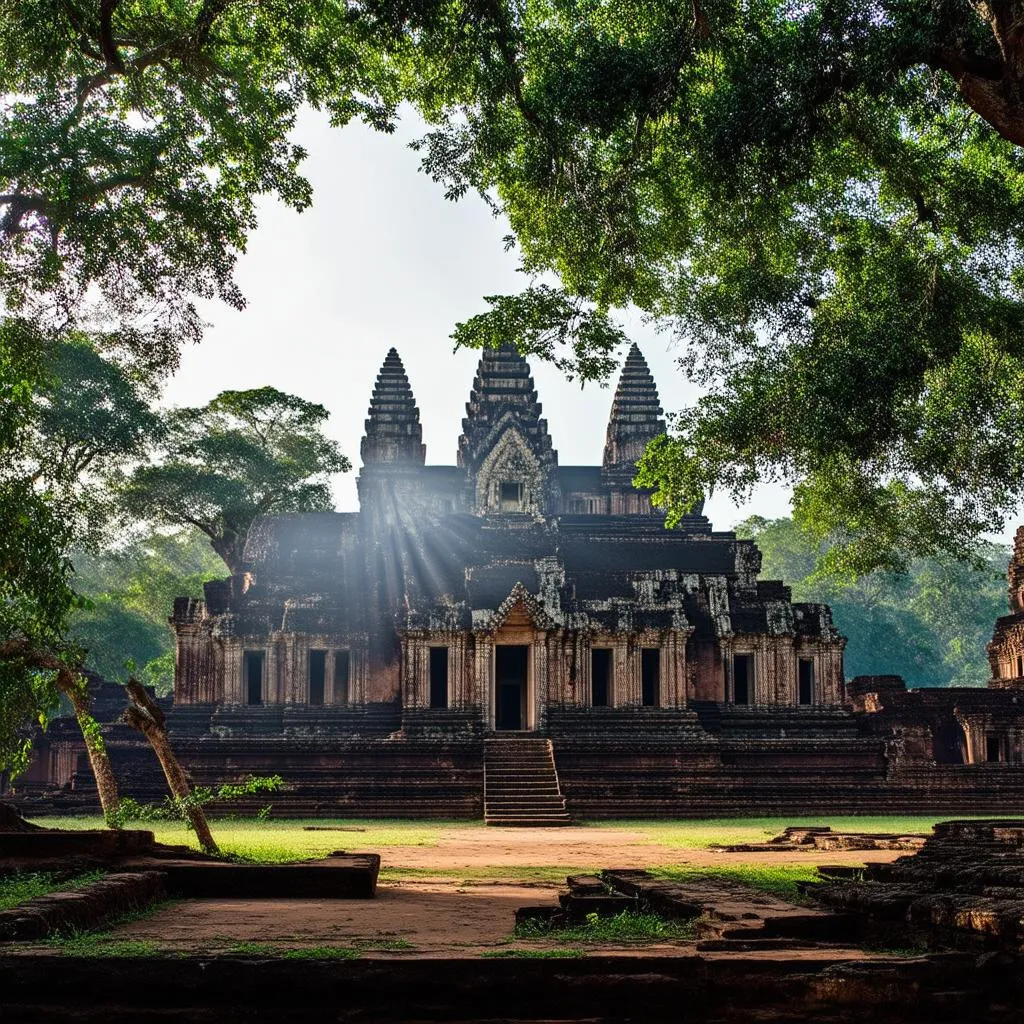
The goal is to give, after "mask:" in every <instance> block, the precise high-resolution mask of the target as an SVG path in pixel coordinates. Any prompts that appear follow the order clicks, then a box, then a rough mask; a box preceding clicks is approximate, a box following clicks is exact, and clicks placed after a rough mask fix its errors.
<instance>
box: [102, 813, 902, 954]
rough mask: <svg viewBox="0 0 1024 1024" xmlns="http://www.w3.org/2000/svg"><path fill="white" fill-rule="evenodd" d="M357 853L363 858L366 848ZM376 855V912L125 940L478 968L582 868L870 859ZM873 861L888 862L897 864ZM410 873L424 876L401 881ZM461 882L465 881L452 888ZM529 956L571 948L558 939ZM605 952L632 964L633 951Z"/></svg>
mask: <svg viewBox="0 0 1024 1024" xmlns="http://www.w3.org/2000/svg"><path fill="white" fill-rule="evenodd" d="M346 838H347V837H346ZM352 838H353V839H355V837H352ZM350 845H351V847H352V848H353V850H354V849H356V847H357V845H358V840H356V841H355V842H352V843H351V844H350ZM377 850H378V852H379V853H380V854H381V859H382V866H383V868H384V869H385V875H384V880H383V881H382V882H381V883H380V886H379V888H378V896H377V898H376V899H374V900H325V901H319V900H202V901H198V900H188V901H183V902H181V903H177V904H175V905H173V906H170V907H167V908H166V909H164V910H161V911H159V912H158V913H156V914H155V915H153V916H150V917H147V918H144V919H142V920H139V921H134V922H131V923H129V924H125V925H123V926H121V927H120V928H118V929H117V930H116V937H117V938H118V939H128V940H144V941H153V942H157V943H159V944H160V945H162V946H167V947H171V948H177V949H189V950H192V951H197V952H198V951H207V950H209V951H211V952H212V951H222V952H223V951H229V950H235V951H241V952H245V951H247V949H248V951H250V952H258V951H259V948H260V947H263V948H266V949H268V951H269V949H270V948H271V947H274V948H280V949H289V948H302V947H307V948H308V947H314V946H331V947H336V948H339V947H340V948H348V949H361V950H363V951H364V952H363V953H362V955H364V956H383V957H410V956H411V957H431V956H441V955H443V956H467V957H478V956H479V955H481V954H482V953H491V954H497V953H501V952H502V951H503V950H507V949H508V948H509V944H510V937H511V934H512V930H513V924H514V919H515V911H516V909H517V908H518V907H522V906H527V905H530V904H553V903H554V902H555V900H556V899H557V893H558V891H559V890H560V888H561V884H560V882H561V880H555V879H554V878H553V877H552V876H554V875H556V874H557V870H556V869H561V873H563V874H564V873H565V870H568V869H581V868H598V869H599V868H611V867H615V868H628V867H640V868H644V867H652V866H656V865H670V864H679V865H693V866H699V867H715V866H722V867H725V866H730V865H741V864H745V865H753V864H758V865H778V866H782V865H786V864H800V865H813V864H817V863H826V862H827V863H833V864H834V863H846V864H861V863H863V862H864V859H865V855H864V854H863V853H827V854H826V853H821V852H809V853H804V852H792V851H787V852H785V853H778V854H765V853H723V852H720V851H714V850H705V849H696V850H691V849H679V848H674V847H669V846H664V845H661V844H656V843H651V842H650V841H649V840H648V839H647V838H646V836H645V835H644V834H643V833H642V832H631V831H626V830H623V829H611V828H571V827H570V828H548V829H526V828H524V829H515V828H505V829H502V828H485V827H482V826H481V827H479V828H469V829H466V828H460V829H451V830H446V831H444V832H443V833H442V834H441V837H440V839H439V841H438V843H437V844H436V845H435V846H422V847H420V846H381V847H378V848H377ZM867 856H868V857H869V859H873V860H891V859H893V858H894V857H897V856H899V854H898V853H895V852H888V851H887V852H879V853H871V854H868V855H867ZM529 868H535V869H543V870H538V871H537V875H538V876H539V877H538V879H537V880H535V881H529V880H526V879H524V877H523V876H524V875H528V874H529V871H528V870H527V869H529ZM403 870H408V871H410V872H415V873H416V875H415V876H414V877H411V878H410V877H405V878H403V877H401V872H402V871H403ZM432 871H436V872H437V876H436V877H434V878H430V877H429V873H430V872H432ZM461 871H465V873H466V876H467V877H465V878H453V877H452V873H453V872H454V873H456V874H457V873H458V872H461ZM503 876H504V877H503ZM239 944H243V947H242V948H241V949H239ZM249 944H254V946H251V945H249ZM518 945H519V946H520V947H521V946H522V945H523V943H521V942H520V943H518ZM532 945H534V946H537V947H540V948H544V947H552V946H560V945H563V944H562V943H560V942H559V941H558V940H556V939H553V940H551V941H548V942H535V943H532ZM685 945H686V944H685V943H680V942H659V943H653V944H645V945H644V946H643V949H644V952H645V953H648V954H649V953H662V954H664V955H675V954H678V953H679V951H680V947H681V946H685ZM600 949H601V952H603V953H608V952H622V953H623V954H628V953H629V952H631V951H635V950H636V946H635V945H634V946H616V945H611V946H608V945H602V946H601V947H600ZM772 955H775V954H772ZM780 955H781V954H780ZM850 955H855V954H854V951H851V952H850Z"/></svg>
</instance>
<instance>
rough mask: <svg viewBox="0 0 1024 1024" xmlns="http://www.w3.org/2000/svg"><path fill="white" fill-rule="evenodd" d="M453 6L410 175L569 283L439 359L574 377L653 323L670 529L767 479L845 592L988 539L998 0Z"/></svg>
mask: <svg viewBox="0 0 1024 1024" xmlns="http://www.w3.org/2000/svg"><path fill="white" fill-rule="evenodd" d="M447 12H448V17H447V20H445V21H444V22H443V28H441V29H439V30H438V31H437V32H436V33H435V34H434V35H432V36H429V37H428V38H426V39H425V40H423V39H418V40H417V45H416V46H415V47H413V48H411V50H410V53H409V54H408V57H407V61H406V63H407V71H406V74H407V82H408V83H409V84H408V86H407V87H408V88H409V89H410V90H411V92H412V93H413V94H414V95H415V97H416V100H417V103H418V105H419V107H420V109H421V110H422V111H423V112H424V114H425V115H426V116H427V117H428V118H429V119H430V120H431V121H432V122H433V126H432V129H431V131H430V132H429V133H428V134H427V136H426V137H425V138H424V140H423V142H422V146H423V151H424V154H425V156H424V160H425V167H426V169H427V170H428V171H429V172H430V173H431V174H433V175H434V176H435V177H436V178H437V179H439V180H440V181H442V182H443V183H444V184H445V186H446V188H447V190H448V193H449V194H450V195H452V196H458V195H461V194H462V193H464V192H465V191H466V190H469V189H475V190H478V191H479V192H480V193H481V194H482V195H484V196H485V198H487V199H488V201H490V202H492V203H493V204H494V205H495V207H496V208H497V209H498V210H500V211H501V212H503V213H504V214H506V215H507V216H508V218H509V220H510V222H511V225H512V229H513V232H514V239H513V240H514V241H515V242H517V243H518V245H519V247H520V249H521V252H522V263H523V267H524V269H525V270H526V271H527V272H528V273H530V274H541V273H552V272H553V273H554V274H555V275H557V276H558V278H559V280H560V283H561V286H562V288H563V294H562V295H561V297H560V298H559V297H558V296H557V295H555V294H553V292H552V289H550V288H548V287H533V288H531V289H529V290H527V291H526V292H524V293H523V295H521V296H518V297H516V298H514V299H512V298H509V297H500V296H495V297H491V298H490V300H489V301H490V302H491V305H492V309H491V310H490V311H489V312H487V313H483V314H481V315H480V316H479V317H477V318H475V319H473V320H470V321H469V322H467V323H465V324H463V325H461V326H460V328H459V329H458V330H457V331H456V333H455V338H456V340H457V342H458V343H460V344H472V345H479V344H491V343H494V342H495V341H501V340H510V341H514V342H519V341H521V340H522V338H523V335H524V332H525V336H526V345H527V347H529V348H531V349H532V350H535V351H536V350H542V351H543V350H547V351H548V352H549V354H551V355H552V357H554V358H558V359H561V360H562V361H563V363H565V364H567V365H568V366H569V367H570V368H574V369H575V371H576V372H578V373H580V374H581V375H582V376H587V375H588V374H590V373H592V372H602V369H603V366H604V365H605V363H606V357H607V354H608V348H609V344H610V341H611V339H612V336H613V334H614V326H613V324H612V323H611V322H610V321H609V320H608V318H607V314H608V313H609V312H610V311H612V310H614V309H615V308H616V307H620V308H621V307H626V306H628V305H630V304H632V305H634V306H636V307H638V308H639V309H641V310H643V311H645V312H646V313H648V314H649V315H650V316H651V317H652V318H653V320H654V322H655V323H656V324H657V325H658V326H659V327H662V328H665V329H667V330H670V331H672V332H673V333H674V334H675V335H676V336H678V338H679V339H680V342H681V344H682V346H683V347H682V352H681V357H682V358H681V361H682V364H683V368H684V369H685V371H686V372H687V373H688V374H689V375H690V376H691V377H692V378H693V379H694V380H696V381H698V382H699V383H701V384H702V385H704V387H705V389H706V393H705V394H704V397H702V398H701V399H699V400H698V401H697V403H696V404H695V405H694V406H693V407H691V408H688V409H685V410H682V411H681V413H680V415H679V417H678V418H677V420H676V422H675V428H674V431H673V433H672V436H671V438H670V439H667V440H665V441H662V442H661V443H659V444H658V445H656V446H655V447H654V448H653V449H651V451H650V452H649V455H648V457H647V458H646V460H645V462H644V464H643V467H642V470H641V473H640V480H641V481H642V482H643V483H644V484H645V485H648V486H654V487H657V488H658V497H659V499H660V500H661V501H663V502H664V503H666V504H667V505H668V507H669V511H670V514H671V516H672V517H675V516H677V515H679V514H680V513H682V512H684V511H685V510H687V509H688V508H689V507H691V506H692V505H693V504H694V502H696V501H697V500H699V499H700V498H701V497H702V496H703V495H706V494H707V493H709V492H710V491H711V490H712V489H714V488H718V489H720V490H721V489H726V490H729V491H732V492H735V493H737V494H740V495H742V494H745V493H746V492H747V491H748V490H749V488H750V487H751V486H752V485H753V484H755V483H756V482H758V481H762V480H766V479H782V480H785V481H788V482H790V483H793V484H795V485H797V486H796V498H795V506H794V511H795V515H796V517H797V519H798V520H799V521H800V522H801V523H802V524H803V525H804V526H806V527H808V528H811V529H813V530H814V531H815V532H816V534H817V535H818V536H819V537H826V536H827V537H829V538H830V540H831V542H832V543H831V545H830V549H829V555H828V557H829V559H830V560H831V562H832V563H833V564H834V565H836V566H838V567H839V568H842V569H844V570H848V571H855V572H865V571H870V570H871V569H873V568H875V567H878V566H889V567H892V566H899V565H901V564H904V563H905V561H906V559H907V558H910V557H915V556H921V555H929V554H932V553H935V552H936V551H948V552H953V553H956V554H961V555H962V554H965V553H966V552H967V551H969V550H970V549H971V547H972V545H973V543H974V541H975V539H976V538H977V537H978V536H979V534H980V533H982V532H984V531H986V530H991V531H994V530H998V529H999V528H1001V526H1002V524H1003V519H1004V517H1005V516H1006V515H1007V514H1008V513H1009V512H1010V511H1011V510H1013V509H1015V508H1016V507H1017V505H1018V503H1019V502H1020V500H1021V498H1022V497H1024V429H1022V428H1024V422H1022V418H1021V417H1022V410H1024V302H1022V291H1021V289H1022V286H1024V245H1022V242H1024V152H1022V151H1021V150H1020V149H1019V148H1018V147H1019V146H1020V145H1022V144H1024V90H1022V83H1024V36H1022V35H1021V33H1020V32H1019V29H1018V26H1019V25H1020V23H1021V19H1022V17H1024V4H1022V3H1021V2H1020V0H993V2H990V3H988V4H986V5H984V6H983V5H975V4H971V3H969V2H967V0H942V2H940V3H932V2H930V0H878V2H874V3H863V2H857V0H838V2H836V0H810V2H808V3H805V4H800V5H793V4H790V3H785V2H782V0H755V2H752V3H742V4H740V3H736V2H734V0H693V3H690V4H679V3H675V2H669V0H522V2H518V3H515V4H502V3H490V4H479V3H473V2H471V0H466V2H463V3H452V4H450V5H448V8H447ZM559 306H561V307H562V311H561V312H559V309H558V307H559ZM563 343H564V344H568V345H570V346H572V345H574V344H575V345H576V346H577V347H576V349H575V350H574V349H572V348H565V347H564V344H563Z"/></svg>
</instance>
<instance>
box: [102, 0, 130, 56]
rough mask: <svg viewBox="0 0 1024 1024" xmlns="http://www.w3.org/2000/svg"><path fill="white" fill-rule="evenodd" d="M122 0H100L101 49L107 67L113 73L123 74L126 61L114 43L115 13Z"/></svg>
mask: <svg viewBox="0 0 1024 1024" xmlns="http://www.w3.org/2000/svg"><path fill="white" fill-rule="evenodd" d="M119 3H120V0H100V49H101V50H102V51H103V56H104V58H105V60H106V62H107V67H108V68H111V69H112V70H113V71H117V72H123V71H124V61H123V60H122V59H121V51H120V50H119V49H118V48H117V43H116V42H115V41H114V26H113V20H114V11H116V10H117V5H118V4H119Z"/></svg>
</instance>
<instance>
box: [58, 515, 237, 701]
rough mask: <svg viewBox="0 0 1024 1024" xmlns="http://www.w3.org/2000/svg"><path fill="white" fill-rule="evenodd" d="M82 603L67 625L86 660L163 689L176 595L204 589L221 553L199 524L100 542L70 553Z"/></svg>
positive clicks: (106, 672) (168, 684)
mask: <svg viewBox="0 0 1024 1024" xmlns="http://www.w3.org/2000/svg"><path fill="white" fill-rule="evenodd" d="M70 558H71V562H72V564H73V565H74V570H75V576H74V583H75V588H76V590H77V591H78V592H79V593H80V594H81V595H82V597H83V598H84V599H85V601H86V605H85V607H82V608H79V609H76V610H74V611H73V612H72V614H71V617H70V620H69V623H68V632H69V635H70V636H71V638H72V639H73V640H74V641H75V643H77V644H78V645H79V646H80V647H81V648H82V649H83V650H84V651H85V652H86V654H85V665H86V666H87V667H88V668H90V669H92V670H93V671H94V672H98V673H99V674H100V675H101V676H103V677H104V678H106V679H112V680H116V681H121V682H124V681H126V680H127V678H128V676H129V675H130V674H131V673H132V672H133V671H135V672H136V673H137V674H138V676H139V678H140V680H141V681H142V682H143V683H144V684H145V685H147V686H153V687H154V688H155V690H156V692H157V693H158V694H166V693H170V691H171V688H172V685H173V682H174V634H173V633H172V632H171V629H170V626H169V625H168V621H167V616H168V613H169V611H170V609H171V607H172V606H173V604H174V599H175V598H176V597H182V596H189V597H201V596H202V593H203V583H205V582H206V581H207V580H211V579H216V578H217V577H218V576H221V575H223V572H224V567H223V564H222V563H221V561H220V559H219V558H218V557H217V556H216V555H215V554H214V553H213V551H211V550H210V545H209V543H208V541H207V539H206V537H204V536H203V535H202V534H200V533H199V531H198V530H192V529H189V530H177V531H173V532H167V531H154V532H152V533H149V534H143V535H141V536H134V537H131V539H130V540H129V541H128V542H127V543H121V544H119V545H118V546H116V547H114V546H107V547H104V548H101V549H99V550H89V549H85V548H81V547H76V548H73V549H72V550H71V553H70Z"/></svg>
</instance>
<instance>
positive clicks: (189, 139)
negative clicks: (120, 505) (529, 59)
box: [0, 0, 430, 785]
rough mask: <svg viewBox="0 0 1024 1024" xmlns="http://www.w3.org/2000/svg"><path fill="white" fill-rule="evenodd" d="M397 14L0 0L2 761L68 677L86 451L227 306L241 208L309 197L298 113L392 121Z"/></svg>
mask: <svg viewBox="0 0 1024 1024" xmlns="http://www.w3.org/2000/svg"><path fill="white" fill-rule="evenodd" d="M406 6H407V5H405V4H403V3H401V2H394V3H389V2H386V0H383V2H374V3H371V4H369V5H364V6H362V7H359V8H355V7H353V6H351V5H349V4H347V3H345V2H342V0H337V2H334V0H323V2H322V0H310V2H291V0H289V2H287V3H286V2H284V0H268V2H261V3H248V2H241V0H184V2H181V3H173V4H166V3H162V2H157V0H140V2H131V3H129V2H127V0H68V2H61V3H56V2H53V0H25V2H23V0H0V299H2V301H3V303H4V307H5V310H6V313H7V316H6V318H4V319H0V399H2V401H0V451H2V457H0V533H2V537H0V549H2V557H0V561H2V563H3V567H4V569H5V575H4V579H3V582H2V584H0V587H2V591H0V672H2V676H3V679H2V682H0V685H2V687H3V691H2V692H0V706H2V708H3V717H2V720H0V758H4V757H5V756H6V754H7V753H8V751H9V750H15V751H20V750H22V749H23V747H22V746H21V745H20V744H21V738H22V737H23V736H24V734H25V733H24V729H25V727H26V723H30V722H31V721H32V720H33V719H34V717H36V716H37V715H38V713H39V712H40V711H41V710H42V709H44V708H45V707H46V706H47V705H48V704H52V702H53V701H52V698H53V696H54V693H53V686H54V685H55V684H59V685H60V686H62V687H63V691H66V690H67V688H68V687H76V686H77V685H78V684H77V683H75V682H74V680H75V675H74V671H73V669H74V667H75V666H77V665H78V664H80V658H81V651H80V650H79V649H77V647H76V645H74V644H73V643H71V642H70V641H69V638H68V636H67V632H66V627H67V621H68V616H69V614H70V613H71V612H72V610H73V609H74V608H75V607H76V605H77V604H78V603H79V601H78V598H77V596H76V594H75V591H74V589H73V585H72V576H71V565H70V562H69V561H68V551H69V548H70V545H71V544H72V543H79V544H81V542H82V541H83V539H84V537H83V531H84V530H86V529H87V528H89V529H91V528H92V527H93V526H95V525H97V524H98V523H99V520H100V519H101V518H102V515H101V514H100V513H103V512H105V511H108V510H106V509H101V508H99V507H98V506H97V505H96V504H95V503H92V502H91V499H92V498H94V497H96V492H95V491H93V490H91V484H92V483H93V482H94V481H95V478H96V475H97V472H98V467H97V462H96V457H97V454H99V452H98V450H97V446H96V442H98V447H99V448H100V449H102V452H103V453H105V454H108V455H110V454H113V452H114V450H115V449H116V448H120V450H121V452H122V454H128V453H129V451H131V450H133V449H134V448H135V446H136V444H137V442H139V441H141V440H142V437H141V434H140V433H138V432H137V430H136V428H138V427H140V426H141V425H142V419H143V418H144V416H143V415H142V412H143V410H142V409H140V408H139V407H138V406H137V405H133V403H134V402H135V398H136V397H137V396H138V394H139V388H140V387H141V386H142V385H143V384H146V385H147V386H154V385H155V384H156V383H157V382H158V381H159V379H160V377H161V376H162V375H164V374H166V373H167V372H168V371H170V370H172V369H173V368H174V366H175V365H176V363H177V360H178V355H179V352H180V350H181V347H182V346H183V345H185V344H187V343H190V342H194V341H197V340H199V338H200V336H201V334H202V328H203V323H202V320H201V318H200V316H199V313H198V310H197V302H198V301H199V300H202V299H207V298H211V297H219V298H221V299H223V300H224V301H227V302H228V303H230V304H232V305H234V306H241V305H242V304H243V297H242V295H241V293H240V292H239V290H238V288H237V286H236V285H235V283H234V281H233V271H234V267H235V262H236V260H237V257H238V255H239V253H240V252H241V251H243V250H244V248H245V243H246V238H247V236H248V233H249V232H250V231H251V230H252V228H253V227H254V226H255V203H256V200H257V198H258V197H259V196H260V195H263V194H271V195H275V196H276V197H277V198H279V199H280V200H281V201H283V202H285V203H286V204H288V205H290V206H291V207H293V208H295V209H299V210H301V209H303V208H304V207H306V206H307V205H308V204H309V200H310V188H309V184H308V182H307V181H306V180H305V179H304V178H303V177H302V175H301V174H300V173H299V170H298V165H299V162H300V161H301V159H302V157H303V155H304V154H303V152H302V150H301V148H300V147H298V146H295V145H294V144H293V143H291V142H290V140H289V138H288V133H289V132H290V130H291V128H292V127H293V125H294V123H295V117H296V113H297V111H298V110H299V108H300V107H301V106H302V105H303V104H310V105H312V106H314V107H317V108H320V109H327V110H329V112H330V114H331V117H332V119H333V121H334V122H335V123H336V124H343V123H345V122H346V121H347V120H349V119H350V118H352V117H355V116H358V117H363V118H364V119H366V120H368V121H369V122H370V123H372V124H373V125H375V126H376V127H378V128H382V129H387V128H389V127H390V122H391V117H392V114H393V111H394V107H395V102H396V100H395V96H394V94H393V90H392V88H391V84H390V83H391V82H392V81H393V78H394V76H393V74H391V73H389V72H388V71H387V70H386V68H385V67H384V64H383V62H382V59H381V55H382V52H383V46H384V44H385V41H386V40H387V39H389V38H391V37H396V38H397V35H396V34H397V33H398V32H399V30H400V29H401V27H402V26H403V25H407V24H408V16H409V12H410V11H412V12H415V11H416V10H417V9H418V7H419V6H420V5H408V8H409V10H408V11H407V10H406ZM429 7H430V5H427V8H425V10H429ZM86 340H88V342H89V345H86V344H85V343H84V342H85V341H86ZM69 373H73V374H75V379H76V380H77V381H78V382H82V381H83V380H88V381H89V382H90V384H89V386H88V388H87V389H85V390H84V391H83V393H82V394H81V395H75V394H74V392H69V391H67V390H66V389H65V384H66V383H69V381H68V376H67V375H68V374H69ZM104 375H107V378H106V381H105V382H104ZM121 385H125V386H126V387H125V388H122V387H121ZM62 389H63V390H62ZM147 397H148V396H147ZM136 414H138V415H136ZM119 417H122V418H119ZM40 440H42V441H43V444H42V445H40V443H39V442H40ZM43 455H45V456H46V458H45V459H43V458H41V457H42V456H43ZM94 513H95V514H94ZM63 691H62V692H63ZM73 696H75V698H76V699H77V697H78V696H79V695H78V693H77V690H76V693H75V694H74V695H73ZM81 706H83V707H84V705H81ZM76 707H77V706H76ZM90 752H91V753H92V752H93V748H92V747H90ZM101 785H102V780H101Z"/></svg>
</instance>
